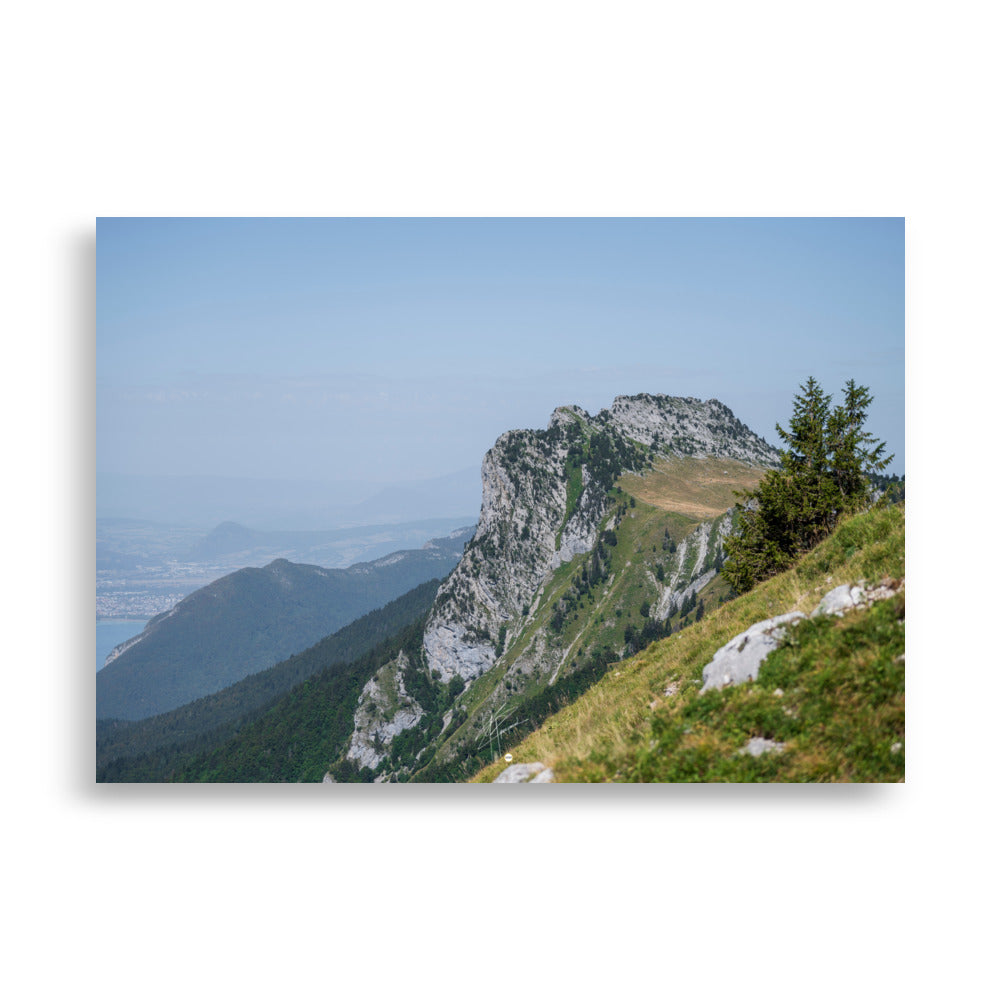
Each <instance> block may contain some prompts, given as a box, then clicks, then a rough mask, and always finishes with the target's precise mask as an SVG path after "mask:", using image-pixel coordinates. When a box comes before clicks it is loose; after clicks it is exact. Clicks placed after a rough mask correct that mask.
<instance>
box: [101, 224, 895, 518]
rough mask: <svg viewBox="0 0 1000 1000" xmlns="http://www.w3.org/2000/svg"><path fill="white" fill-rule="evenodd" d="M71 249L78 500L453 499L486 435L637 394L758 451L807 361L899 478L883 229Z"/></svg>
mask: <svg viewBox="0 0 1000 1000" xmlns="http://www.w3.org/2000/svg"><path fill="white" fill-rule="evenodd" d="M97 254H98V257H97V260H98V296H97V310H98V322H97V484H98V510H99V511H101V510H108V509H122V510H124V509H125V507H126V506H127V504H125V500H126V498H125V497H124V496H119V497H116V496H115V495H114V489H113V486H112V484H114V483H115V482H121V481H123V480H124V479H126V478H129V477H131V478H132V479H141V477H151V476H159V477H171V478H173V479H175V480H181V479H188V480H192V481H193V478H194V477H213V478H215V479H218V480H220V481H221V480H227V481H231V482H235V481H239V480H254V481H270V482H272V483H275V484H281V483H285V484H302V483H316V484H318V492H319V493H320V494H321V493H322V484H328V485H329V484H342V486H336V487H334V486H331V489H330V492H331V496H330V497H328V498H325V499H324V498H323V497H322V496H318V497H317V498H316V500H315V502H311V506H312V508H313V509H314V512H318V510H319V508H320V507H324V505H325V509H326V510H327V511H332V510H334V509H338V508H339V507H350V506H351V505H352V503H354V504H356V503H357V502H360V501H361V500H364V499H365V498H364V497H362V496H354V495H352V489H354V490H355V492H357V493H358V494H361V493H364V492H365V491H366V490H367V491H369V492H372V491H374V492H378V489H377V487H378V485H379V484H382V485H384V486H387V487H390V488H395V487H398V485H399V484H414V483H420V482H423V483H431V484H432V483H434V482H435V481H444V480H446V479H447V478H448V477H457V478H456V479H455V481H456V482H461V483H464V485H462V486H461V490H462V491H463V492H464V493H465V494H466V496H468V494H469V493H474V494H476V495H478V470H479V467H480V464H481V461H482V458H483V455H484V454H485V452H486V451H487V449H488V448H490V447H491V446H492V444H493V443H494V441H495V440H496V438H497V437H498V436H499V435H500V434H502V433H503V432H504V431H507V430H510V429H515V428H540V427H545V426H546V424H547V422H548V419H549V417H550V415H551V413H552V411H553V410H554V409H555V408H556V407H558V406H561V405H564V404H569V403H573V404H576V405H579V406H582V407H583V408H584V409H586V410H587V411H589V412H590V413H591V414H596V413H597V412H599V411H600V410H601V409H604V408H607V407H610V406H611V404H612V402H613V400H614V398H615V397H616V396H619V395H635V394H637V393H640V392H648V393H652V394H658V393H662V394H666V395H673V396H693V397H696V398H700V399H709V398H715V399H719V400H720V401H721V402H723V403H724V404H725V405H726V406H728V407H730V409H732V410H733V412H734V413H735V414H736V416H737V417H738V418H739V419H740V420H742V421H743V422H744V423H746V424H747V425H748V426H749V427H750V428H751V429H752V430H753V431H755V432H756V433H758V434H760V435H761V436H762V437H764V438H765V439H766V440H767V441H769V442H770V443H772V444H779V443H780V442H779V441H778V440H777V435H776V434H775V432H774V425H775V424H776V423H782V424H785V423H786V422H787V420H788V417H789V415H790V413H791V404H792V398H793V396H794V395H795V393H796V392H797V391H798V387H799V385H800V384H801V383H802V382H804V381H805V379H806V378H808V377H809V376H810V375H812V376H815V377H816V378H817V379H818V380H819V381H820V383H821V384H822V385H823V388H824V389H825V391H826V392H828V393H831V394H833V396H834V399H835V401H836V400H837V399H838V398H839V395H840V389H841V387H842V386H843V384H844V382H845V381H846V380H847V379H848V378H854V379H855V380H856V381H858V382H859V383H861V384H863V385H867V386H869V387H870V388H871V391H872V393H873V396H874V400H875V401H874V404H873V405H872V407H871V411H870V414H869V422H868V429H869V430H870V431H871V432H872V433H873V434H875V435H876V437H878V438H879V439H881V440H885V441H886V443H887V446H888V451H889V452H893V453H895V456H896V457H895V459H894V461H893V463H892V465H891V466H890V468H889V470H888V471H889V472H890V473H892V472H896V473H899V474H902V473H903V472H904V470H905V455H904V448H905V442H904V406H903V402H904V391H905V387H904V327H903V315H904V314H903V305H904V295H903V291H904V289H903V265H904V225H903V220H901V219H860V220H851V219H819V220H809V219H786V220H780V219H760V220H754V219H730V220H727V219H707V220H696V219H682V220H671V219H527V220H522V219H486V220H481V219H399V220H392V219H367V220H358V219H193V220H186V219H159V220H157V219H99V220H98V223H97ZM206 481H207V480H206ZM470 483H471V484H472V485H471V486H470V485H469V484H470ZM352 484H353V487H352ZM264 491H265V492H266V489H265V490H264ZM181 492H183V490H182V491H181ZM222 492H223V493H224V492H225V491H222ZM441 496H442V502H444V501H445V500H449V499H451V497H450V492H449V489H448V487H447V484H445V485H443V486H442V493H441ZM159 499H160V500H162V501H163V502H169V497H167V496H164V497H161V498H159ZM218 499H219V501H220V505H221V506H225V504H224V503H223V502H222V501H223V500H224V497H223V496H222V493H220V496H219V498H218ZM244 499H248V500H249V499H250V498H244ZM286 499H289V500H290V499H291V498H286ZM300 499H301V500H302V501H303V502H304V501H305V499H306V498H305V497H302V498H300ZM201 500H203V501H204V503H205V505H206V506H207V507H209V508H213V509H214V506H213V505H214V498H213V497H211V496H202V497H201ZM457 502H459V505H460V506H463V505H464V506H467V505H468V503H469V501H468V499H462V500H460V501H457ZM317 505H318V506H317ZM250 506H252V504H251V505H250ZM286 506H287V505H286ZM300 506H302V505H301V504H300ZM404 506H405V503H404ZM475 511H476V512H478V499H477V500H476V503H475ZM178 514H179V515H180V514H181V512H180V511H178ZM317 516H319V515H318V513H317ZM226 517H228V518H232V519H239V517H238V512H233V513H230V514H228V515H226Z"/></svg>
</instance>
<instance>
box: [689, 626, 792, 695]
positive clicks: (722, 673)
mask: <svg viewBox="0 0 1000 1000" xmlns="http://www.w3.org/2000/svg"><path fill="white" fill-rule="evenodd" d="M802 618H805V615H804V614H802V612H801V611H789V612H788V613H787V614H784V615H778V616H776V617H775V618H767V619H765V620H764V621H762V622H756V623H755V624H753V625H751V626H750V628H748V629H747V630H746V631H745V632H741V633H740V634H739V635H738V636H736V637H735V638H733V639H730V640H729V642H727V643H726V644H725V646H722V647H721V648H720V649H718V650H716V653H715V656H713V657H712V662H711V663H709V664H708V665H707V666H706V667H705V669H704V670H703V671H702V673H701V679H702V689H701V690H702V692H705V691H708V690H709V689H710V688H723V687H726V686H727V685H729V684H742V683H744V682H745V681H749V680H756V679H757V672H758V670H759V669H760V665H761V663H763V662H764V658H765V657H766V656H767V654H768V653H770V652H771V651H772V650H773V649H777V647H778V643H779V642H780V641H781V638H782V636H784V634H785V626H786V625H789V624H791V623H792V622H796V621H799V620H800V619H802Z"/></svg>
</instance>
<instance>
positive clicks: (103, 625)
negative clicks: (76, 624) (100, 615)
mask: <svg viewBox="0 0 1000 1000" xmlns="http://www.w3.org/2000/svg"><path fill="white" fill-rule="evenodd" d="M145 627H146V622H144V621H101V622H98V623H97V669H98V670H100V669H101V667H103V666H104V661H105V660H106V659H107V658H108V654H109V653H110V652H111V650H112V649H114V648H115V646H117V645H118V643H120V642H124V641H125V640H126V639H131V638H132V636H134V635H138V634H139V633H140V632H141V631H142V630H143V629H144V628H145Z"/></svg>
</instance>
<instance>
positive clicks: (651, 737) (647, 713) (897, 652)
mask: <svg viewBox="0 0 1000 1000" xmlns="http://www.w3.org/2000/svg"><path fill="white" fill-rule="evenodd" d="M904 543H905V512H904V509H903V508H902V506H897V507H892V508H888V509H886V510H878V511H872V512H869V513H867V514H863V515H860V516H859V517H856V518H853V519H851V520H850V521H847V522H846V523H845V524H843V525H841V527H840V528H839V529H838V530H837V531H836V532H835V533H834V535H832V536H831V537H830V538H828V539H827V540H825V541H824V542H823V543H822V544H821V545H819V546H818V547H817V548H816V549H814V550H813V551H812V552H810V553H808V554H807V555H806V556H805V557H803V559H802V560H801V561H800V562H799V564H798V565H797V566H795V567H794V568H792V569H791V570H789V571H788V572H786V573H783V574H781V575H780V576H778V577H775V578H774V579H772V580H768V581H767V582H765V583H764V584H762V585H760V586H758V587H757V588H755V589H754V590H753V591H751V592H750V593H748V594H745V595H743V596H741V597H739V598H737V599H736V600H734V601H732V602H730V603H728V604H724V605H723V606H721V607H720V608H718V609H716V610H715V611H713V612H712V613H710V614H708V615H706V616H705V618H704V619H703V620H702V621H701V622H698V623H696V624H694V625H692V626H690V627H689V628H687V629H685V630H684V631H683V632H681V633H679V634H677V635H674V636H671V637H670V638H669V639H665V640H662V641H660V642H657V643H654V644H653V645H652V646H650V647H648V648H647V649H645V650H643V651H642V652H641V653H639V654H638V655H636V656H634V657H632V658H631V659H628V660H625V661H623V662H622V663H621V664H620V665H618V666H616V667H614V668H613V669H612V670H611V671H610V673H609V674H608V675H607V676H605V677H604V678H603V679H602V680H601V681H599V682H598V683H597V684H595V685H594V686H593V687H592V688H591V689H590V690H588V691H587V692H586V693H585V694H584V695H582V696H581V697H580V698H579V699H578V700H577V701H576V702H574V703H573V704H571V705H569V706H567V707H566V708H564V709H563V710H562V711H560V712H558V713H557V714H556V715H554V716H552V717H551V718H550V719H548V720H547V721H546V722H545V723H544V724H543V725H542V726H541V727H540V728H539V729H538V730H536V731H535V732H534V733H532V734H531V735H529V736H528V737H527V738H525V739H524V740H523V741H522V742H521V743H520V744H519V745H517V746H516V747H513V748H511V752H512V753H513V756H514V759H515V760H516V761H534V760H540V761H542V762H544V763H545V764H546V765H548V766H550V767H552V768H553V770H554V771H555V774H556V777H557V780H560V781H667V780H680V781H734V780H736V781H745V780H763V781H795V780H805V781H814V780H861V781H896V780H901V779H902V777H903V766H904V758H903V753H902V752H900V751H899V750H897V751H895V752H894V751H893V750H892V747H893V746H894V745H895V744H897V743H898V744H902V743H903V739H904V729H903V725H904V722H903V717H904V676H903V674H904V671H903V667H902V662H903V659H902V654H903V642H904V626H903V616H904V614H905V604H904V598H903V597H902V596H901V595H900V596H899V597H897V598H895V599H893V600H891V601H887V602H884V606H879V605H876V606H875V607H874V608H873V609H872V610H871V611H868V612H861V611H857V612H853V613H852V614H850V615H847V616H845V617H844V618H843V619H833V620H830V621H825V622H810V623H808V624H807V625H806V626H805V627H803V626H800V627H799V629H798V630H796V631H795V632H794V633H793V634H794V636H795V637H796V641H797V643H798V645H797V646H791V647H789V648H787V649H785V650H782V651H781V653H780V655H778V654H775V655H774V656H772V657H771V658H769V660H768V661H767V663H766V664H765V665H764V666H763V667H762V669H761V675H760V678H759V679H758V682H757V683H755V684H749V685H742V686H740V687H734V688H729V689H726V690H725V691H722V692H717V693H715V694H709V695H705V696H702V695H700V694H699V690H700V688H701V671H702V668H703V667H704V666H705V664H706V663H708V662H709V660H710V659H711V658H712V656H713V654H714V653H715V650H716V649H718V648H719V647H720V646H722V645H723V644H724V643H725V642H727V641H728V640H729V639H730V638H732V637H733V636H734V635H736V634H738V633H739V632H741V631H743V630H744V629H746V628H748V627H749V626H750V625H752V624H753V623H754V622H756V621H760V620H761V619H763V618H768V617H770V616H772V615H776V614H780V613H782V612H785V611H790V610H793V609H797V610H800V611H804V612H805V613H806V614H808V613H809V612H810V611H812V609H813V608H814V607H815V606H816V604H817V603H818V602H819V599H820V597H821V596H822V595H823V594H824V593H825V592H827V591H828V590H830V589H831V588H833V587H835V586H837V585H839V584H841V583H850V582H854V581H855V580H858V579H861V578H864V579H867V580H869V581H877V580H880V579H882V578H884V577H891V578H901V577H903V575H904V547H905V545H904ZM777 688H782V689H784V693H783V694H782V695H775V693H774V692H775V689H777ZM668 692H669V693H668ZM786 710H787V711H786ZM752 736H770V737H772V738H778V739H781V740H782V741H784V742H785V743H786V747H785V750H784V752H783V753H781V754H780V755H776V754H771V755H765V756H763V757H760V758H750V757H746V756H742V755H739V754H738V750H739V749H740V748H741V747H742V746H743V745H744V744H745V743H746V742H747V740H748V739H749V738H750V737H752ZM504 766H505V764H504V762H503V761H502V760H498V761H496V762H494V763H493V764H491V765H489V766H488V767H486V768H484V769H483V770H482V771H481V772H480V773H479V774H478V775H477V776H476V777H475V779H473V780H477V781H492V780H493V778H495V777H496V776H497V774H499V772H500V771H501V770H502V769H503V767H504Z"/></svg>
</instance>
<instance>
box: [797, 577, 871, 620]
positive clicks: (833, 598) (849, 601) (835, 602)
mask: <svg viewBox="0 0 1000 1000" xmlns="http://www.w3.org/2000/svg"><path fill="white" fill-rule="evenodd" d="M864 600H865V591H864V588H862V587H859V586H858V585H857V584H853V585H852V584H850V583H845V584H842V585H841V586H840V587H834V588H833V590H831V591H829V592H828V593H826V594H824V595H823V599H822V600H821V601H820V602H819V606H818V607H817V608H816V610H815V611H814V612H813V613H812V614H811V615H810V616H809V617H810V618H815V617H816V616H817V615H838V616H840V615H842V614H843V613H844V612H845V611H848V610H850V609H851V608H855V607H857V606H858V605H859V604H862V603H864Z"/></svg>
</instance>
